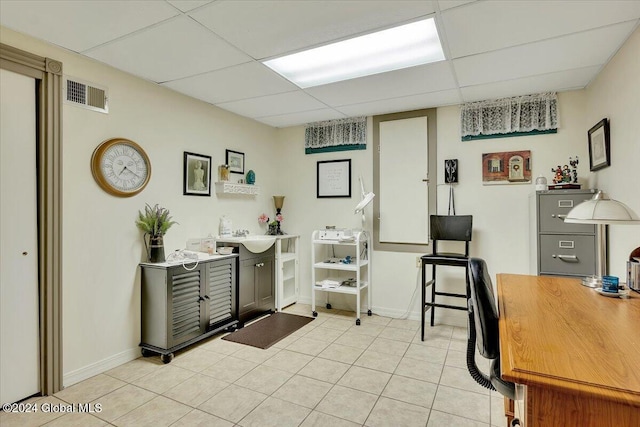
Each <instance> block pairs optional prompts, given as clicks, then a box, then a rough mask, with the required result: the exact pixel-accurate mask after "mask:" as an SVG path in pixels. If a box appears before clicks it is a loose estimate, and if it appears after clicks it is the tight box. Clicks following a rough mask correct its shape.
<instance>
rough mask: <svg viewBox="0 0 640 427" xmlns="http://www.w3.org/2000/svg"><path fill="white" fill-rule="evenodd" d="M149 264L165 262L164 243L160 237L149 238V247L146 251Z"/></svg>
mask: <svg viewBox="0 0 640 427" xmlns="http://www.w3.org/2000/svg"><path fill="white" fill-rule="evenodd" d="M147 258H148V259H149V262H154V263H155V262H165V258H164V241H163V239H162V235H158V236H149V247H148V251H147Z"/></svg>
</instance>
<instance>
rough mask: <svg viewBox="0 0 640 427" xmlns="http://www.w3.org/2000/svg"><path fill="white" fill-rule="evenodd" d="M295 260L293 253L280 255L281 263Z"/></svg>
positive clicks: (296, 257)
mask: <svg viewBox="0 0 640 427" xmlns="http://www.w3.org/2000/svg"><path fill="white" fill-rule="evenodd" d="M297 259H298V256H297V255H296V254H295V253H290V252H283V253H282V262H287V261H295V260H297Z"/></svg>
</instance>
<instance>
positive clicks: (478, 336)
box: [467, 258, 520, 426]
mask: <svg viewBox="0 0 640 427" xmlns="http://www.w3.org/2000/svg"><path fill="white" fill-rule="evenodd" d="M468 274H469V278H470V280H469V291H470V292H469V300H468V302H467V305H468V307H469V322H468V337H469V338H468V341H467V368H468V369H469V373H470V374H471V376H472V377H473V379H474V380H476V382H477V383H478V384H480V385H481V386H483V387H485V388H488V389H490V390H496V391H498V393H500V394H502V395H503V396H505V397H507V398H509V399H511V400H514V401H515V400H516V385H515V384H514V383H512V382H509V381H506V380H504V379H503V378H502V376H501V373H500V334H499V329H498V318H499V315H498V308H497V306H496V301H495V299H494V296H493V285H492V284H491V277H490V276H489V273H488V271H487V264H486V263H485V261H484V260H483V259H480V258H470V259H469V268H468ZM476 345H477V347H478V351H479V352H480V354H481V355H482V356H483V357H485V358H487V359H491V368H490V370H489V376H488V377H487V375H486V374H484V373H482V372H480V370H479V369H478V366H477V365H476V361H475V353H476V352H475V347H476ZM511 425H512V426H516V425H520V421H519V420H518V419H517V418H514V419H513V420H512V421H511Z"/></svg>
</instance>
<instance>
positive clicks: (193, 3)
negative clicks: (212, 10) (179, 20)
mask: <svg viewBox="0 0 640 427" xmlns="http://www.w3.org/2000/svg"><path fill="white" fill-rule="evenodd" d="M212 1H213V0H168V2H169V3H171V4H172V5H174V6H175V7H177V8H178V9H180V10H181V11H183V12H188V11H190V10H193V9H195V8H197V7H200V6H204V5H205V4H208V3H211V2H212Z"/></svg>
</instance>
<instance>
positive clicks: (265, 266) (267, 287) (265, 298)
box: [255, 257, 276, 311]
mask: <svg viewBox="0 0 640 427" xmlns="http://www.w3.org/2000/svg"><path fill="white" fill-rule="evenodd" d="M275 272H276V270H275V261H274V259H273V258H272V257H270V258H261V259H260V260H259V261H258V263H257V266H256V271H255V280H256V291H257V293H258V307H259V308H260V309H261V310H265V311H266V310H274V309H275V305H276V289H275V280H274V277H275Z"/></svg>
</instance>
